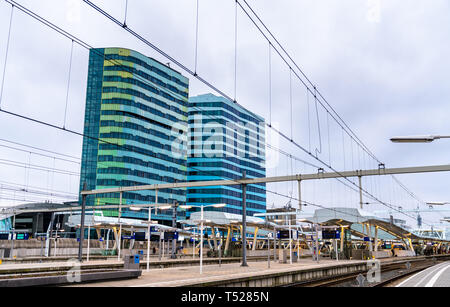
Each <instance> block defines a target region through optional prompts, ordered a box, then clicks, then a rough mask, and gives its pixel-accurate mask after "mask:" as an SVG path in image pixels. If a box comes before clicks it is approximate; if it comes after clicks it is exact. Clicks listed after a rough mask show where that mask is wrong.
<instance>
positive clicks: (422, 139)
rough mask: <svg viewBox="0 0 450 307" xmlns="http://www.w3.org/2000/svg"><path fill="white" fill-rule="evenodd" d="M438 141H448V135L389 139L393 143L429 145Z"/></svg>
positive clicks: (449, 137)
mask: <svg viewBox="0 0 450 307" xmlns="http://www.w3.org/2000/svg"><path fill="white" fill-rule="evenodd" d="M439 139H450V135H412V136H396V137H393V138H391V142H393V143H431V142H433V141H435V140H439Z"/></svg>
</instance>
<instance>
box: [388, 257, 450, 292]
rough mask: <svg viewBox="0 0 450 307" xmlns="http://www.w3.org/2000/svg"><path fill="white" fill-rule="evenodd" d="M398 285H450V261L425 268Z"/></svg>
mask: <svg viewBox="0 0 450 307" xmlns="http://www.w3.org/2000/svg"><path fill="white" fill-rule="evenodd" d="M396 287H450V261H447V262H443V263H440V264H438V265H435V266H432V267H430V268H428V269H426V270H423V271H422V272H419V273H417V274H415V275H413V276H411V277H409V278H407V279H405V280H404V281H402V282H401V283H399V284H398V285H397V286H396Z"/></svg>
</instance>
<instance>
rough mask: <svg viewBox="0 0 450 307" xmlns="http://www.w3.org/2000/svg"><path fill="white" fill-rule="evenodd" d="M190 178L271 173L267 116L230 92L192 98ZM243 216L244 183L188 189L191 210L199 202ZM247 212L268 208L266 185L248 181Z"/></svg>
mask: <svg viewBox="0 0 450 307" xmlns="http://www.w3.org/2000/svg"><path fill="white" fill-rule="evenodd" d="M188 135H189V138H188V181H205V180H233V179H241V178H242V176H243V172H245V175H246V178H260V177H265V176H266V169H265V124H264V119H263V118H262V117H260V116H258V115H256V114H254V113H252V112H250V111H248V110H246V109H245V108H243V107H242V106H240V105H239V104H237V103H235V102H232V101H230V100H228V99H226V98H224V97H219V96H215V95H213V94H205V95H200V96H196V97H191V98H190V99H189V134H188ZM213 204H226V207H223V208H212V207H209V208H205V210H206V211H221V212H225V213H231V214H236V215H242V188H241V186H239V185H237V186H217V187H201V188H188V189H187V205H188V206H189V205H190V206H192V209H189V210H190V211H189V212H188V215H190V213H192V212H195V211H198V210H199V209H198V207H199V206H205V205H213ZM246 207H247V215H249V216H253V215H254V214H255V213H264V212H266V188H265V184H254V185H248V186H247V193H246Z"/></svg>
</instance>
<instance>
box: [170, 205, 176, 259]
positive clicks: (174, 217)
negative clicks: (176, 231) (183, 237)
mask: <svg viewBox="0 0 450 307" xmlns="http://www.w3.org/2000/svg"><path fill="white" fill-rule="evenodd" d="M172 227H173V228H177V202H176V201H175V202H174V203H173V206H172ZM176 249H177V240H176V239H175V236H174V238H173V239H172V253H171V255H170V259H177V255H176Z"/></svg>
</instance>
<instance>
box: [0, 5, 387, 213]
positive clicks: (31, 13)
mask: <svg viewBox="0 0 450 307" xmlns="http://www.w3.org/2000/svg"><path fill="white" fill-rule="evenodd" d="M5 1H6V2H8V3H10V4H11V5H13V6H14V5H16V6H17V4H16V3H15V2H14V1H11V0H5ZM84 2H86V3H88V4H89V5H90V6H92V7H93V8H95V9H96V10H98V11H99V12H100V13H102V14H103V15H105V16H106V17H108V18H109V19H110V20H112V21H113V22H115V23H116V24H118V25H120V24H121V23H120V22H118V21H117V20H116V19H115V18H113V17H112V16H110V15H109V14H107V13H106V12H105V11H103V10H101V9H100V8H98V7H97V6H95V5H94V4H93V3H92V2H90V1H87V0H84ZM241 7H242V6H241ZM19 8H20V10H22V11H23V12H25V13H26V14H28V15H29V16H31V17H33V18H35V19H37V20H38V21H40V22H42V23H44V24H45V25H47V26H49V27H50V28H52V29H54V30H55V31H57V32H59V33H61V34H62V35H64V36H66V37H68V38H70V39H72V40H75V38H74V37H73V36H72V35H70V34H69V33H67V32H65V31H64V30H61V29H60V28H58V27H57V26H55V25H53V24H52V23H50V22H48V21H46V20H45V19H43V18H42V17H40V16H38V15H36V14H34V13H33V12H31V11H29V10H27V9H25V8H23V7H19ZM126 30H127V31H128V32H130V33H131V34H132V35H134V36H135V37H136V38H138V39H139V40H141V41H142V42H144V43H146V44H147V45H149V46H150V47H152V48H153V49H154V50H156V51H157V52H159V53H160V54H162V55H163V56H165V57H166V58H168V59H169V60H171V61H173V62H174V63H175V64H177V65H178V66H180V67H181V68H183V69H184V70H185V71H187V72H188V73H190V74H193V72H192V71H190V70H189V69H187V68H186V67H185V66H183V65H182V64H181V63H179V62H177V61H176V60H174V59H173V58H171V57H170V56H168V55H167V54H166V53H165V52H163V51H162V50H160V49H158V48H157V47H156V46H154V45H153V44H151V43H150V42H148V41H147V40H146V39H144V38H143V37H142V36H140V35H139V34H137V33H136V32H134V31H131V30H130V29H129V28H126ZM77 43H79V44H80V45H81V46H83V47H85V48H89V45H87V44H85V43H84V42H82V41H77ZM277 52H278V51H277ZM280 56H281V55H280ZM296 75H297V74H296ZM195 77H196V78H197V79H199V80H200V81H201V82H203V83H204V84H206V85H207V86H209V87H210V88H211V89H213V90H215V91H216V92H218V93H219V94H221V95H222V96H224V97H225V98H227V99H229V100H232V99H230V98H229V97H228V96H227V95H225V94H224V93H222V92H221V91H220V90H218V89H217V88H216V87H214V86H213V85H211V84H209V83H208V82H207V81H206V80H204V79H202V78H201V77H199V76H198V75H197V74H195ZM297 77H299V76H298V75H297ZM302 82H303V81H302ZM304 85H305V86H306V84H304ZM309 91H310V90H309ZM315 97H316V96H315ZM319 102H320V100H319ZM320 103H321V102H320ZM322 106H323V105H322ZM323 107H324V108H325V109H326V107H325V106H323ZM0 111H2V112H3V113H6V114H9V115H13V116H17V117H20V118H23V119H27V120H31V121H34V122H36V123H40V124H45V125H47V126H50V127H53V128H56V129H60V130H63V131H67V132H71V133H75V134H77V135H80V136H83V137H88V138H92V137H90V136H87V135H84V134H82V133H78V132H75V131H71V130H67V129H64V128H61V127H58V126H56V125H52V124H49V123H46V122H43V121H40V120H36V119H33V118H29V117H26V116H23V115H20V114H17V113H13V112H9V111H4V110H0ZM333 118H334V117H333ZM334 119H335V118H334ZM335 121H336V122H338V121H337V120H336V119H335ZM338 124H339V122H338ZM269 127H270V128H272V129H274V128H273V127H272V126H271V125H269ZM341 127H342V126H341ZM274 130H275V131H276V132H278V134H280V135H281V136H282V137H284V138H286V139H287V140H290V139H289V138H287V137H286V136H285V135H284V134H283V133H281V132H280V131H278V130H276V129H274ZM350 137H351V136H350ZM98 140H99V141H100V142H104V143H109V144H112V145H116V146H117V144H114V143H110V142H107V141H104V140H102V139H98ZM292 143H294V142H292ZM294 144H295V145H296V146H297V147H299V148H301V149H302V150H304V148H302V146H300V145H299V144H297V143H294ZM358 145H360V144H358ZM304 151H305V152H306V153H308V154H310V155H311V156H312V157H314V156H313V155H312V154H311V153H310V152H308V151H306V150H304ZM314 158H315V159H316V160H318V161H319V162H321V163H322V164H324V165H325V166H327V167H328V168H330V169H333V170H334V168H332V167H331V166H329V165H327V164H326V163H325V162H323V161H322V160H321V159H319V158H318V157H314ZM345 179H346V180H348V178H345ZM350 183H352V184H353V185H355V184H354V183H353V182H351V181H350ZM364 192H365V193H366V194H367V195H369V196H371V197H372V198H373V196H372V195H371V194H370V193H368V192H367V191H366V190H364ZM375 199H376V198H375ZM376 200H377V199H376ZM378 201H379V200H378ZM379 202H380V203H383V202H381V201H379ZM383 204H384V203H383Z"/></svg>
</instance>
